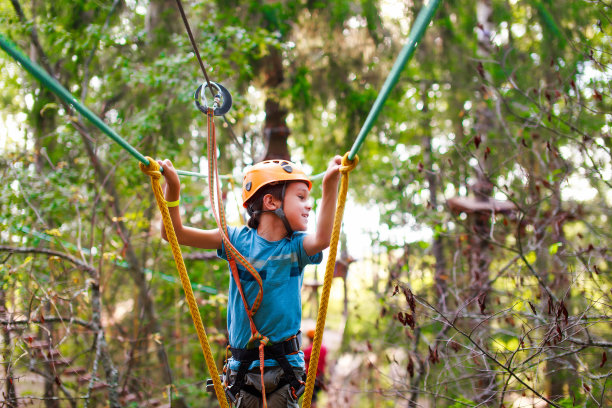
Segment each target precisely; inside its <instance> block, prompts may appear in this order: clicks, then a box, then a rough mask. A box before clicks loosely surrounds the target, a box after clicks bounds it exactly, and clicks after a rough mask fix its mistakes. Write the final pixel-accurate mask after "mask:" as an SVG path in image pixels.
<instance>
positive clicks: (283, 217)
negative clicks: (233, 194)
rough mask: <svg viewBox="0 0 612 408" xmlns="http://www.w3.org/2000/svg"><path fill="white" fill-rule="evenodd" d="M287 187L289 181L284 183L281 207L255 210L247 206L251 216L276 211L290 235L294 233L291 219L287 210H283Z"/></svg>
mask: <svg viewBox="0 0 612 408" xmlns="http://www.w3.org/2000/svg"><path fill="white" fill-rule="evenodd" d="M286 188H287V183H283V190H282V192H281V205H280V207H279V208H277V209H275V210H261V211H253V210H251V208H250V206H249V208H247V211H248V212H249V214H250V215H251V216H253V215H256V214H263V213H274V215H276V216H277V217H278V218H280V220H281V221H282V222H283V225H284V226H285V230H287V236H288V237H290V236H291V235H292V234H293V229H292V228H291V225H290V224H289V220H288V219H287V216H286V215H285V211H284V210H283V208H284V206H285V189H286Z"/></svg>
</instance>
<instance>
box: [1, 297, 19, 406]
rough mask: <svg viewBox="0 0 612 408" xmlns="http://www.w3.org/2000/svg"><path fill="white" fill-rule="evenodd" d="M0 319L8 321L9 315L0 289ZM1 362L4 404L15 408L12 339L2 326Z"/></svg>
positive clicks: (6, 327)
mask: <svg viewBox="0 0 612 408" xmlns="http://www.w3.org/2000/svg"><path fill="white" fill-rule="evenodd" d="M0 319H2V320H7V321H8V320H10V319H9V313H8V311H7V309H6V293H5V291H4V289H2V287H0ZM2 342H3V350H2V360H3V361H4V364H3V365H4V373H5V375H4V378H5V385H6V386H5V392H6V394H4V393H3V399H4V403H5V404H6V407H7V408H17V392H16V391H15V384H14V380H13V359H12V357H11V354H12V353H11V350H13V347H12V339H11V331H10V329H9V327H8V326H4V325H3V326H2Z"/></svg>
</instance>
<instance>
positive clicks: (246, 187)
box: [244, 181, 253, 191]
mask: <svg viewBox="0 0 612 408" xmlns="http://www.w3.org/2000/svg"><path fill="white" fill-rule="evenodd" d="M251 187H253V183H252V182H250V181H249V182H248V183H246V186H244V189H245V190H246V191H251Z"/></svg>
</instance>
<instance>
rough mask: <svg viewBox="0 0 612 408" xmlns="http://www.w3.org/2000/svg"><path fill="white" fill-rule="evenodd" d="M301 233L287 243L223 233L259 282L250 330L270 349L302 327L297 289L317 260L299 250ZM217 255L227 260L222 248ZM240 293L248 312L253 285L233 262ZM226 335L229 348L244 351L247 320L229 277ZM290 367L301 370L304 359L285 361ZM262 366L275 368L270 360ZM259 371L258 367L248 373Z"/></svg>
mask: <svg viewBox="0 0 612 408" xmlns="http://www.w3.org/2000/svg"><path fill="white" fill-rule="evenodd" d="M305 236H306V234H305V233H303V232H294V233H293V234H292V235H291V237H290V238H283V239H281V240H280V241H268V240H266V239H264V238H262V237H260V236H259V235H258V234H257V230H255V229H251V228H248V227H242V228H236V227H228V237H229V240H230V242H231V243H232V245H233V246H234V247H235V248H236V249H237V250H238V251H239V252H240V253H241V254H242V256H244V257H245V258H246V259H247V260H248V261H249V262H250V263H251V265H253V267H255V269H257V271H258V272H259V275H260V276H261V279H262V281H263V299H262V302H261V305H260V306H259V309H258V310H257V313H255V318H254V319H253V320H254V322H255V326H256V327H257V329H258V330H259V332H260V333H261V334H263V335H264V336H266V337H268V338H269V339H270V341H271V342H272V343H278V342H281V341H283V340H286V339H287V338H289V337H291V336H293V335H295V334H296V333H297V332H298V331H299V330H300V326H301V324H302V297H301V288H302V282H303V281H304V267H305V266H306V265H308V264H318V263H320V262H321V260H322V259H323V254H322V253H321V252H319V253H318V254H315V255H312V256H308V255H307V254H306V251H305V250H304V245H303V242H304V237H305ZM217 255H218V256H219V257H220V258H222V259H225V260H227V255H226V252H225V245H224V246H223V248H222V249H220V250H218V251H217ZM236 266H237V268H238V274H239V275H240V281H241V284H242V290H243V291H244V295H245V297H246V299H247V302H248V304H249V307H250V306H252V305H253V301H254V300H255V298H256V296H257V292H258V291H259V286H258V285H257V282H256V281H255V279H254V278H253V277H252V276H251V274H250V273H249V272H247V270H246V268H244V267H243V266H242V265H241V264H240V262H238V261H236ZM227 330H228V333H229V342H230V345H231V346H232V347H236V348H246V346H247V343H248V341H249V339H250V338H251V329H250V325H249V319H248V317H247V314H246V311H245V310H244V304H243V302H242V297H241V296H240V292H239V291H238V288H237V286H236V283H235V282H234V279H233V277H232V275H231V272H230V285H229V300H228V306H227ZM287 359H288V360H289V363H290V364H291V365H292V366H294V367H304V354H303V353H302V352H301V351H300V352H299V353H297V354H292V355H288V356H287ZM228 364H229V368H230V369H232V370H238V367H239V366H240V363H239V362H237V361H235V360H233V359H230V360H229V362H228ZM265 365H266V366H275V365H278V364H277V362H276V360H266V361H265ZM253 367H259V361H255V362H253V364H252V365H251V367H250V368H253Z"/></svg>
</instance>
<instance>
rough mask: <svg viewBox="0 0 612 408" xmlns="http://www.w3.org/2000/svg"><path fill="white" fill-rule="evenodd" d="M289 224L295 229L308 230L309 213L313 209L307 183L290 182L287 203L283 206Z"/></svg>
mask: <svg viewBox="0 0 612 408" xmlns="http://www.w3.org/2000/svg"><path fill="white" fill-rule="evenodd" d="M283 209H284V211H285V216H286V217H287V220H288V221H289V225H291V228H292V229H293V230H294V231H306V229H307V227H308V215H309V213H310V210H311V209H312V204H311V202H310V191H308V186H307V185H306V183H301V182H294V183H289V185H288V186H287V189H286V190H285V203H284V207H283Z"/></svg>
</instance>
